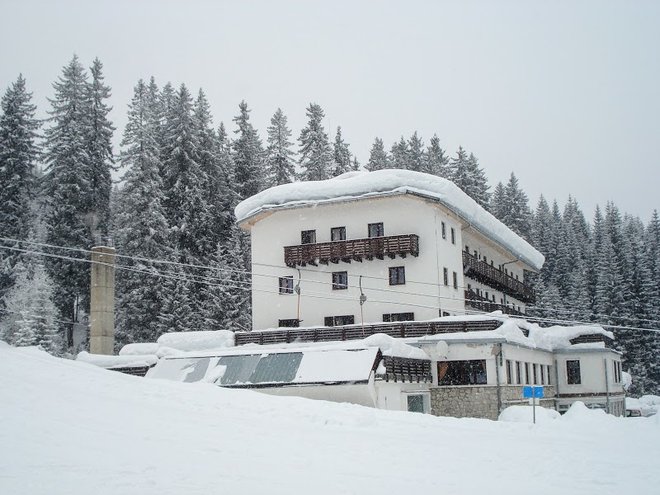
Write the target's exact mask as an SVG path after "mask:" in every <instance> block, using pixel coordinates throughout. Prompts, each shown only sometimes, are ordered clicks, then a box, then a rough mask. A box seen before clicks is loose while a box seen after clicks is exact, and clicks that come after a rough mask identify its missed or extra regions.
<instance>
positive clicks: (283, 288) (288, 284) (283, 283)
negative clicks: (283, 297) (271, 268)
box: [280, 276, 293, 294]
mask: <svg viewBox="0 0 660 495" xmlns="http://www.w3.org/2000/svg"><path fill="white" fill-rule="evenodd" d="M280 294H293V277H292V276H289V277H280Z"/></svg>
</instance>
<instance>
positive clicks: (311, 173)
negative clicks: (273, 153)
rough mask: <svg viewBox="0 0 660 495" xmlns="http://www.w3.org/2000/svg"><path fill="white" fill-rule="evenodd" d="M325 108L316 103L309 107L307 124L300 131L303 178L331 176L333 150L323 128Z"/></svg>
mask: <svg viewBox="0 0 660 495" xmlns="http://www.w3.org/2000/svg"><path fill="white" fill-rule="evenodd" d="M324 116H325V114H324V113H323V109H322V108H321V107H320V106H319V105H317V104H316V103H310V104H309V106H308V107H307V119H308V120H307V125H306V126H305V127H304V128H303V130H302V131H301V133H300V137H299V138H298V141H299V143H300V151H299V153H298V154H299V155H300V162H299V163H300V168H301V179H302V180H325V179H328V178H329V177H330V167H331V166H332V151H331V150H330V144H329V142H328V135H327V134H326V132H325V130H324V129H323V117H324Z"/></svg>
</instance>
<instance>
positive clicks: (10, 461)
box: [0, 343, 660, 495]
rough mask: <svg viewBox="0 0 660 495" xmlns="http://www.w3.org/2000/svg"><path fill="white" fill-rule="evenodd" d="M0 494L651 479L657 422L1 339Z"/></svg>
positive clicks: (539, 487) (636, 488)
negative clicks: (225, 379) (268, 390)
mask: <svg viewBox="0 0 660 495" xmlns="http://www.w3.org/2000/svg"><path fill="white" fill-rule="evenodd" d="M0 376H2V380H1V381H0V398H1V402H0V493H2V494H12V495H13V494H34V495H36V494H49V495H51V494H68V495H78V494H85V495H87V494H92V493H93V494H112V495H117V494H140V495H145V494H159V495H160V494H191V493H192V494H202V493H203V494H205V495H206V494H210V493H213V494H215V493H233V494H251V493H268V494H269V495H270V494H284V493H287V494H292V493H293V494H296V493H313V494H342V493H355V494H378V495H384V494H390V493H420V492H426V493H446V494H476V493H488V494H500V493H501V494H505V493H506V494H517V493H520V494H522V493H530V491H531V492H534V493H548V494H550V493H553V494H556V493H581V494H591V493H593V494H595V493H598V494H617V495H618V494H620V493H640V494H641V493H658V492H659V491H660V470H658V469H657V459H658V457H659V454H660V422H659V421H658V420H657V419H656V418H639V419H617V418H613V417H610V416H606V415H605V414H604V413H602V412H601V411H589V410H586V409H584V410H582V411H579V412H580V413H579V414H574V415H573V417H569V418H566V417H564V418H561V419H558V420H556V421H549V422H546V423H545V424H542V425H537V426H536V427H534V426H533V425H529V424H521V423H515V422H514V423H505V422H501V423H497V422H491V421H487V420H475V419H462V420H458V419H451V418H436V417H432V416H424V415H417V414H411V413H397V412H387V411H378V410H374V409H367V408H362V407H359V406H352V405H343V404H333V403H325V402H319V401H317V402H314V401H307V400H305V399H299V398H284V397H273V396H267V395H261V394H258V393H256V392H251V391H241V390H228V389H221V388H218V387H215V386H213V385H210V384H184V383H176V382H169V381H160V380H145V379H141V378H137V377H131V376H126V375H121V374H119V373H116V372H112V371H106V370H103V369H100V368H97V367H94V366H92V365H89V364H86V363H82V362H76V361H64V360H59V359H56V358H53V357H50V356H48V355H46V354H44V353H42V352H40V351H37V350H35V349H13V348H10V347H8V346H6V345H5V344H3V343H0Z"/></svg>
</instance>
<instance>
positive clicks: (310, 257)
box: [284, 234, 419, 268]
mask: <svg viewBox="0 0 660 495" xmlns="http://www.w3.org/2000/svg"><path fill="white" fill-rule="evenodd" d="M407 255H411V256H418V255H419V237H418V236H417V235H416V234H405V235H391V236H385V237H369V238H365V239H351V240H347V241H333V242H319V243H315V244H300V245H298V246H286V247H285V248H284V263H285V264H286V266H289V267H291V268H295V267H296V266H305V265H307V264H309V265H316V264H318V263H322V264H325V265H327V264H328V263H339V262H340V261H343V262H347V263H350V262H351V261H362V260H363V259H367V260H372V259H374V258H377V259H381V260H382V259H383V258H384V257H385V256H388V257H390V258H396V257H397V256H400V257H402V258H405V257H406V256H407Z"/></svg>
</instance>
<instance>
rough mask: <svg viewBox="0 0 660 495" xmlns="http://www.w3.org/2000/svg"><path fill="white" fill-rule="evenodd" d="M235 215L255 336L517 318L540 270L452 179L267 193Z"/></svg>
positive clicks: (388, 176)
mask: <svg viewBox="0 0 660 495" xmlns="http://www.w3.org/2000/svg"><path fill="white" fill-rule="evenodd" d="M236 217H237V221H238V223H239V225H240V226H241V227H242V228H243V229H246V230H248V231H249V232H250V234H251V239H252V274H253V285H252V305H253V311H252V313H253V329H254V330H263V329H267V328H274V327H294V326H305V327H309V326H339V325H347V324H360V323H376V322H383V321H406V320H429V319H432V318H436V317H438V316H447V315H459V314H465V313H466V312H468V313H469V312H471V311H494V310H498V309H500V310H503V311H504V312H506V313H514V314H518V313H524V312H525V306H526V304H528V303H530V302H532V301H533V299H534V294H533V291H532V289H531V288H530V287H529V286H528V285H527V284H526V283H525V277H526V273H529V272H534V271H538V270H539V269H540V268H541V266H542V264H543V261H544V258H543V256H542V255H541V254H540V253H539V252H538V251H537V250H535V249H534V248H533V247H532V246H530V245H529V244H528V243H527V242H526V241H524V240H523V239H522V238H520V237H519V236H517V235H516V234H515V233H513V232H512V231H511V230H510V229H509V228H508V227H506V226H505V225H504V224H502V223H501V222H500V221H498V220H497V219H496V218H495V217H493V216H492V215H491V214H490V213H488V212H487V211H486V210H485V209H483V208H482V207H481V206H479V205H478V204H477V203H476V202H475V201H474V200H472V199H471V198H470V197H469V196H467V195H466V194H465V193H464V192H463V191H461V190H460V189H459V188H458V187H457V186H455V185H454V184H453V183H452V182H450V181H448V180H446V179H443V178H440V177H436V176H433V175H428V174H422V173H418V172H411V171H405V170H381V171H377V172H370V173H349V174H345V175H344V176H341V177H338V178H335V179H330V180H326V181H319V182H305V183H294V184H286V185H282V186H278V187H274V188H271V189H268V190H266V191H263V192H262V193H259V194H257V195H256V196H253V197H251V198H249V199H247V200H245V201H243V202H242V203H241V204H240V205H238V207H237V208H236ZM360 286H361V288H360ZM297 288H299V289H300V291H299V293H298V290H297ZM362 294H364V296H366V301H365V302H364V304H363V305H361V304H360V298H361V295H362ZM363 300H364V298H363Z"/></svg>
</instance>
